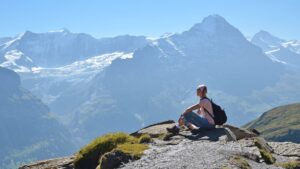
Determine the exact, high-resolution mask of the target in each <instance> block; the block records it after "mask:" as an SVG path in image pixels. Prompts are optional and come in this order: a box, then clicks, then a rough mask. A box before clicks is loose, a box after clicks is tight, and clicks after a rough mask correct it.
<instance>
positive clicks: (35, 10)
mask: <svg viewBox="0 0 300 169" xmlns="http://www.w3.org/2000/svg"><path fill="white" fill-rule="evenodd" d="M0 4H1V5H0V20H1V25H0V26H1V27H0V30H1V31H0V37H5V36H14V35H16V34H18V33H21V32H24V31H25V30H30V31H33V32H46V31H49V30H55V29H59V28H68V29H69V30H70V31H71V32H85V33H89V34H91V35H93V36H95V37H98V38H100V37H111V36H117V35H122V34H132V35H147V36H159V35H161V34H163V33H166V32H171V33H178V32H182V31H184V30H187V29H189V28H190V27H191V26H192V25H194V24H195V23H198V22H201V20H202V19H203V18H204V17H205V16H208V15H210V14H219V15H221V16H223V17H224V18H225V19H226V20H227V21H228V22H230V23H231V24H232V25H234V26H235V27H237V28H238V29H239V30H240V31H242V32H243V33H244V34H245V35H253V34H254V33H256V32H257V31H259V30H262V29H263V30H267V31H269V32H270V33H272V34H274V35H276V36H279V37H282V38H285V39H299V40H300V10H299V9H300V1H299V0H206V1H204V0H106V1H104V0H1V1H0Z"/></svg>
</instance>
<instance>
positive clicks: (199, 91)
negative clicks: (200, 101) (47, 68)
mask: <svg viewBox="0 0 300 169" xmlns="http://www.w3.org/2000/svg"><path fill="white" fill-rule="evenodd" d="M196 93H197V96H199V97H201V90H200V89H197V91H196Z"/></svg>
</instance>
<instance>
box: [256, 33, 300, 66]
mask: <svg viewBox="0 0 300 169" xmlns="http://www.w3.org/2000/svg"><path fill="white" fill-rule="evenodd" d="M251 42H252V43H253V44H255V45H257V46H259V47H261V48H262V50H263V51H264V52H265V54H266V55H267V56H269V57H270V59H272V60H273V61H275V62H279V63H282V64H284V65H286V67H287V68H289V69H296V70H297V71H299V68H300V41H298V40H283V39H280V38H278V37H275V36H273V35H271V34H270V33H268V32H266V31H260V32H258V33H256V34H255V35H254V36H253V38H252V39H251Z"/></svg>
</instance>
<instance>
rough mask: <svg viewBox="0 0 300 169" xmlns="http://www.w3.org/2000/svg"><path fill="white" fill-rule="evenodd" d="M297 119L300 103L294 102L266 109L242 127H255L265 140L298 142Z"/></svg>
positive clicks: (299, 127)
mask: <svg viewBox="0 0 300 169" xmlns="http://www.w3.org/2000/svg"><path fill="white" fill-rule="evenodd" d="M299 119H300V103H296V104H290V105H285V106H280V107H277V108H274V109H272V110H270V111H267V112H265V113H264V114H263V115H262V116H260V117H259V118H258V119H256V120H254V121H252V122H250V123H248V124H246V125H245V126H244V127H245V128H248V129H249V128H255V129H257V130H258V131H259V132H261V136H262V137H264V138H265V139H266V140H271V141H291V142H295V143H300V121H299Z"/></svg>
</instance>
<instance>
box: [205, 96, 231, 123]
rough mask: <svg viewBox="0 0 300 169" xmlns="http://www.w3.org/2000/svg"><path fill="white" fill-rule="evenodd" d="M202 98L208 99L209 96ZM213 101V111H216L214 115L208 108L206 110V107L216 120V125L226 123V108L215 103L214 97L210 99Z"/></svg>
mask: <svg viewBox="0 0 300 169" xmlns="http://www.w3.org/2000/svg"><path fill="white" fill-rule="evenodd" d="M202 99H208V98H207V97H205V98H202ZM208 100H209V101H210V102H211V105H212V108H213V112H214V116H212V114H210V113H209V111H208V110H206V109H205V108H204V110H205V111H206V112H207V113H208V114H209V115H210V117H212V118H213V119H214V121H215V125H223V124H224V123H226V122H227V116H226V113H225V110H224V109H222V107H221V106H219V105H217V104H216V103H214V102H213V101H212V99H208Z"/></svg>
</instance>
